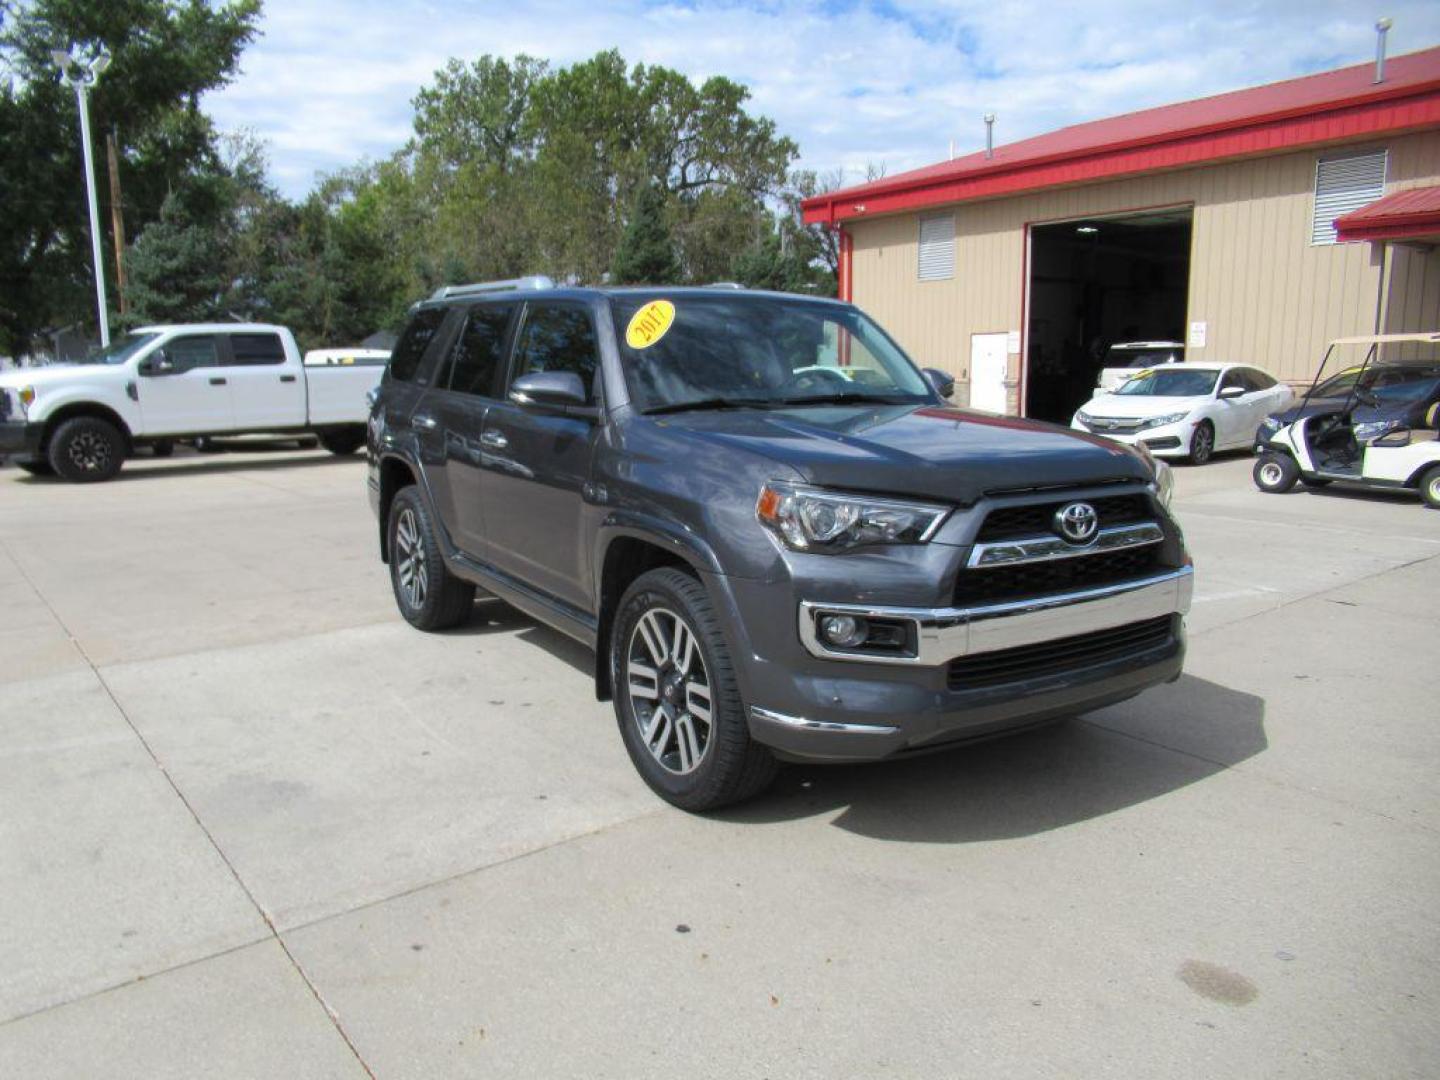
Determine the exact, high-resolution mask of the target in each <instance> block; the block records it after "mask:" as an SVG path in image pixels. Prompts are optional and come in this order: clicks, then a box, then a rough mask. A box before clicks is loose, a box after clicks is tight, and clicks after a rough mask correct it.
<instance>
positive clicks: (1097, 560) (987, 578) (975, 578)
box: [955, 519, 1163, 607]
mask: <svg viewBox="0 0 1440 1080" xmlns="http://www.w3.org/2000/svg"><path fill="white" fill-rule="evenodd" d="M1102 520H1103V519H1102ZM1161 547H1162V545H1160V544H1146V545H1145V546H1144V547H1136V548H1122V549H1121V550H1119V551H1107V552H1103V553H1101V554H1098V555H1076V556H1073V557H1071V558H1066V559H1051V560H1049V561H1047V562H1033V563H1018V564H1015V565H1011V566H1004V565H1002V566H987V567H984V568H981V569H975V570H962V571H961V572H960V577H959V580H957V581H956V583H955V604H956V606H958V607H967V606H971V605H974V604H984V603H997V602H1001V601H1007V600H1028V599H1031V598H1032V597H1036V596H1047V595H1049V594H1051V593H1062V592H1074V591H1076V590H1079V589H1094V588H1099V587H1100V586H1102V585H1114V584H1117V583H1119V582H1122V581H1130V580H1132V579H1134V578H1142V577H1147V576H1149V575H1150V574H1154V573H1159V572H1160V571H1161V570H1162V569H1163V567H1162V566H1161V565H1160V548H1161Z"/></svg>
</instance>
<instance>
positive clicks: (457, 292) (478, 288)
mask: <svg viewBox="0 0 1440 1080" xmlns="http://www.w3.org/2000/svg"><path fill="white" fill-rule="evenodd" d="M553 288H555V282H553V281H551V280H550V279H549V278H548V277H546V276H545V275H544V274H532V275H530V276H529V277H517V278H506V279H505V280H504V281H476V282H472V283H471V284H469V285H442V286H440V288H438V289H436V290H435V292H434V293H432V294H431V296H430V299H431V300H448V299H450V298H451V297H455V296H483V295H484V294H485V293H496V292H518V291H520V290H521V289H553Z"/></svg>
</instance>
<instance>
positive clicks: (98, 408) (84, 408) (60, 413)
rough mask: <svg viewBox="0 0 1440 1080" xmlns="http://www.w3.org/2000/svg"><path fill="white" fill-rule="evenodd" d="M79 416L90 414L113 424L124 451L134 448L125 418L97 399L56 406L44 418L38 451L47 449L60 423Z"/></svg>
mask: <svg viewBox="0 0 1440 1080" xmlns="http://www.w3.org/2000/svg"><path fill="white" fill-rule="evenodd" d="M81 416H91V417H94V418H95V419H97V420H104V421H105V422H106V423H109V424H113V425H115V427H116V429H117V430H118V431H119V432H120V437H121V438H122V439H124V440H125V452H126V453H127V454H128V453H130V452H131V451H132V450H134V449H135V434H134V432H132V431H131V430H130V425H129V424H127V423H126V422H125V418H124V417H123V416H121V415H120V414H119V413H118V412H116V411H115V410H114V409H112V408H110V406H108V405H102V404H101V403H100V402H98V401H71V402H67V403H66V404H64V405H60V406H57V407H56V408H55V410H54V411H53V412H51V413H50V415H49V416H47V417H46V418H45V427H44V428H43V430H42V433H41V435H40V452H41V453H42V454H44V453H45V452H46V451H48V450H49V448H50V438H51V436H52V435H54V434H55V430H56V429H57V428H58V427H59V426H60V425H61V424H63V423H65V421H66V420H74V419H76V418H77V417H81Z"/></svg>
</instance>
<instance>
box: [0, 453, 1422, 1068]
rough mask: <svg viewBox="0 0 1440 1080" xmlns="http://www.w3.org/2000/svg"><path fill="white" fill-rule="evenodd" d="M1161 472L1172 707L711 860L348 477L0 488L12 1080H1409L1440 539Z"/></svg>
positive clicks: (918, 782) (174, 468)
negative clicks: (441, 610) (522, 1079)
mask: <svg viewBox="0 0 1440 1080" xmlns="http://www.w3.org/2000/svg"><path fill="white" fill-rule="evenodd" d="M1249 467H1250V462H1249V460H1248V459H1243V458H1234V457H1231V458H1226V459H1222V460H1220V461H1218V462H1216V463H1215V464H1213V465H1211V466H1208V467H1206V468H1204V469H1180V470H1177V480H1178V488H1179V494H1178V497H1177V506H1178V508H1179V513H1180V518H1181V522H1182V524H1183V526H1184V527H1185V530H1186V534H1187V537H1188V538H1189V540H1190V543H1191V546H1192V549H1193V551H1194V554H1195V558H1196V562H1197V566H1198V573H1199V585H1198V593H1197V598H1196V605H1195V609H1194V613H1193V615H1192V618H1191V620H1190V625H1191V631H1192V637H1191V651H1190V659H1189V662H1188V665H1187V674H1186V676H1185V677H1184V678H1182V680H1181V681H1180V682H1178V683H1176V684H1175V685H1173V686H1169V687H1164V688H1161V689H1159V690H1155V691H1151V692H1150V693H1148V694H1146V695H1143V696H1142V697H1141V698H1139V699H1136V700H1134V701H1131V702H1127V703H1125V704H1123V705H1120V706H1117V707H1114V708H1111V709H1108V710H1104V711H1102V712H1099V713H1096V714H1092V715H1090V716H1088V717H1085V718H1084V719H1082V720H1079V721H1076V722H1073V723H1071V724H1068V725H1065V726H1062V727H1058V728H1054V729H1050V730H1047V731H1044V732H1038V733H1034V734H1028V735H1023V736H1018V737H1015V738H1011V739H1007V740H1002V741H997V742H994V743H990V744H985V745H981V746H977V747H973V748H969V749H964V750H960V751H957V752H955V753H951V754H946V755H941V756H936V757H930V758H924V759H917V760H912V761H907V762H903V763H896V764H889V765H882V766H870V767H854V768H843V769H801V768H793V769H790V770H787V771H786V772H785V773H784V774H783V775H782V777H781V780H780V781H779V783H778V784H777V786H776V788H775V790H774V792H773V793H771V794H769V795H767V796H766V797H764V798H762V799H760V800H757V801H756V802H754V803H752V804H749V805H746V806H744V807H740V808H737V809H735V810H732V811H730V812H728V813H725V814H721V815H717V816H714V817H709V818H696V817H691V816H688V815H685V814H682V813H680V812H678V811H674V810H672V809H670V808H669V807H667V806H665V805H664V804H662V803H660V802H658V801H657V800H655V799H654V798H653V797H652V796H651V795H650V794H649V793H648V791H647V789H645V787H644V786H643V784H641V782H640V781H639V779H638V777H636V776H635V775H634V773H633V770H632V769H631V767H630V764H629V762H628V760H627V758H626V756H625V753H624V750H623V748H622V746H621V744H620V741H619V737H618V736H617V734H616V732H615V730H614V720H613V715H612V713H611V712H610V709H609V707H608V705H600V704H598V703H596V702H595V701H594V700H593V695H592V693H591V689H590V683H589V674H588V663H589V658H588V656H587V655H586V654H585V653H584V652H583V651H582V650H580V649H578V648H577V647H575V646H574V645H572V644H571V643H570V642H568V641H567V640H566V639H564V638H563V637H561V636H559V635H557V634H554V633H552V632H551V631H548V630H546V629H543V628H541V627H538V626H536V625H534V624H533V623H531V622H529V621H528V620H526V619H524V618H523V617H521V616H519V615H517V614H516V613H514V612H513V611H511V610H509V609H507V608H504V607H503V606H501V605H498V604H495V603H494V602H488V603H486V602H482V603H481V604H479V605H477V609H476V617H475V619H474V620H473V621H472V623H471V624H470V625H469V626H467V627H466V628H464V629H463V630H461V631H459V632H455V633H451V634H446V635H438V636H427V635H422V634H419V633H416V632H414V631H413V630H411V629H410V628H409V627H407V626H406V625H405V624H404V623H403V622H401V621H400V619H399V618H398V616H397V615H396V614H395V613H394V608H393V602H392V600H391V597H390V595H389V590H388V584H387V581H386V578H385V574H384V570H383V567H381V565H380V564H379V562H378V561H376V559H375V552H374V525H373V522H372V521H371V519H370V516H369V512H368V508H367V506H366V504H365V498H364V481H363V466H362V465H361V464H360V462H359V461H358V459H356V460H348V461H340V460H336V459H332V458H331V457H330V456H329V455H327V454H324V453H319V452H314V451H310V452H290V451H278V452H268V453H267V452H254V453H249V452H247V453H238V454H226V455H220V456H217V457H197V456H182V455H177V456H176V457H175V458H173V459H170V460H169V461H163V462H162V461H146V460H139V461H136V462H133V463H131V464H130V465H127V467H126V470H125V471H124V472H123V473H122V474H121V477H120V479H119V480H118V481H116V482H114V483H112V484H107V485H100V486H93V487H72V486H68V485H63V484H58V483H54V482H46V481H38V480H33V479H30V478H28V477H25V476H24V475H23V474H20V473H17V472H16V471H15V470H13V469H5V470H0V604H3V610H4V611H5V613H6V615H7V618H6V619H5V620H4V625H3V627H0V1076H6V1077H8V1076H17V1077H30V1076H67V1077H68V1076H77V1075H100V1074H103V1075H107V1076H136V1077H142V1076H143V1077H150V1076H168V1075H174V1076H190V1075H195V1074H197V1073H200V1072H204V1073H206V1074H207V1075H213V1076H275V1075H287V1076H289V1075H293V1076H364V1075H366V1074H367V1073H368V1074H370V1075H374V1076H380V1077H402V1076H414V1077H437V1076H452V1075H453V1076H470V1075H482V1074H483V1075H486V1076H586V1077H590V1076H595V1077H599V1076H614V1077H646V1076H656V1077H659V1076H678V1075H685V1076H701V1077H710V1076H714V1077H750V1076H753V1077H763V1076H772V1077H781V1076H783V1077H808V1076H814V1077H850V1076H853V1077H879V1076H894V1077H940V1076H946V1077H949V1076H976V1077H988V1076H996V1075H1005V1076H1008V1077H1061V1076H1087V1077H1090V1076H1115V1077H1135V1076H1155V1075H1166V1076H1196V1077H1200V1076H1204V1077H1209V1076H1214V1075H1217V1074H1225V1075H1231V1076H1306V1077H1313V1076H1335V1077H1342V1076H1343V1077H1350V1076H1356V1075H1369V1076H1382V1075H1383V1076H1387V1077H1404V1076H1417V1077H1418V1076H1431V1075H1435V1074H1436V1072H1437V1067H1436V1065H1435V1061H1436V1056H1435V1053H1434V1048H1435V1047H1436V1046H1437V1045H1440V1019H1437V1018H1440V1008H1437V997H1440V977H1437V975H1436V974H1435V972H1436V970H1437V960H1440V916H1436V914H1435V910H1436V906H1437V905H1436V900H1437V899H1440V828H1437V826H1440V817H1437V809H1440V798H1437V796H1436V789H1435V785H1434V777H1435V775H1436V774H1437V768H1440V736H1437V734H1436V731H1435V726H1434V723H1433V715H1434V699H1433V690H1431V684H1432V683H1433V671H1434V643H1435V639H1436V629H1437V620H1440V616H1437V614H1436V612H1435V604H1434V598H1435V597H1436V596H1440V514H1437V513H1434V512H1430V511H1426V510H1423V509H1422V508H1421V507H1420V506H1419V504H1418V501H1416V500H1410V499H1404V498H1397V497H1373V496H1355V495H1346V494H1343V493H1335V492H1331V491H1327V492H1325V493H1310V492H1296V493H1294V494H1292V495H1289V496H1284V497H1274V496H1264V495H1261V494H1259V493H1258V492H1256V491H1255V490H1254V488H1253V486H1252V485H1251V483H1250V480H1249Z"/></svg>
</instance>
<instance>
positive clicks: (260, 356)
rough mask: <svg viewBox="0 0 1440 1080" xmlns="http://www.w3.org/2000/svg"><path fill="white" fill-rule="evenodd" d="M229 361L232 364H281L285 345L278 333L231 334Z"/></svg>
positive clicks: (283, 360) (283, 358)
mask: <svg viewBox="0 0 1440 1080" xmlns="http://www.w3.org/2000/svg"><path fill="white" fill-rule="evenodd" d="M230 362H231V363H232V364H239V365H250V364H283V363H284V362H285V346H284V345H283V344H282V343H281V341H280V335H279V334H231V335H230Z"/></svg>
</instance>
